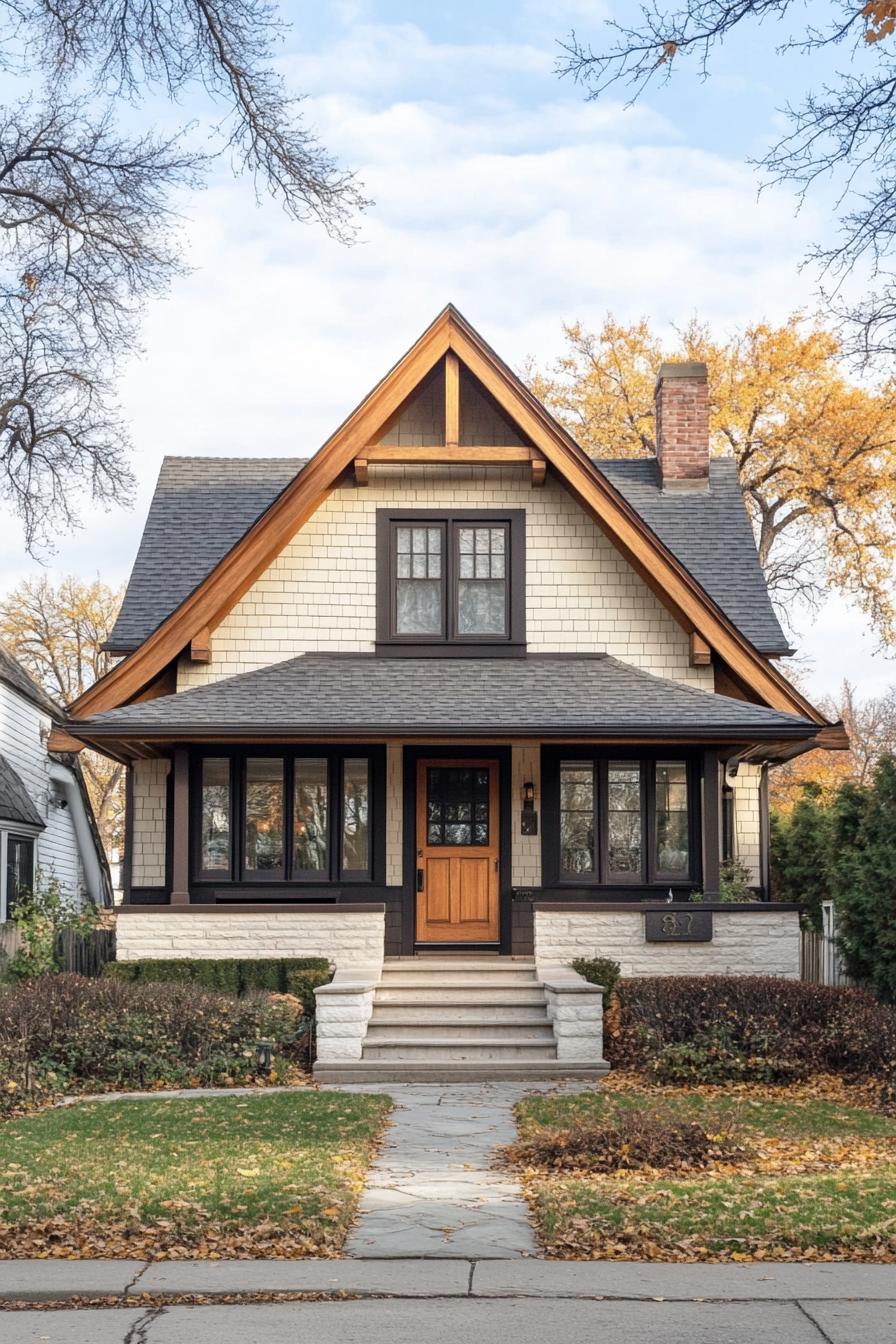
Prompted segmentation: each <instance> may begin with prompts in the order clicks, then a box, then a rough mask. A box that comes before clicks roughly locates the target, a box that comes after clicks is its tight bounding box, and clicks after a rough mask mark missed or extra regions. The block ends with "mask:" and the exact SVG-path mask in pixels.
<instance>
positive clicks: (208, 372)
mask: <svg viewBox="0 0 896 1344" xmlns="http://www.w3.org/2000/svg"><path fill="white" fill-rule="evenodd" d="M284 8H285V12H286V14H287V16H288V17H289V18H290V19H291V20H292V21H293V23H294V25H295V26H294V30H293V32H292V34H291V35H290V36H289V38H288V40H287V42H286V43H285V45H284V48H283V51H282V54H281V57H280V61H281V64H282V68H283V70H284V72H285V73H286V74H287V76H288V79H289V81H290V83H291V84H292V86H293V87H294V88H295V89H296V90H301V91H304V92H306V93H307V94H308V102H307V104H306V106H307V114H308V118H309V121H310V122H311V123H312V124H313V125H315V126H316V127H317V128H318V130H319V132H320V135H321V138H322V139H323V141H324V143H325V144H326V145H327V146H328V147H329V148H330V149H331V150H332V151H333V152H335V153H336V154H337V155H338V156H339V157H340V159H341V160H342V161H343V162H344V163H345V164H347V165H351V166H352V167H353V168H355V169H356V170H357V172H358V175H359V176H360V178H361V179H362V180H363V182H364V184H365V186H366V189H367V192H368V194H369V195H370V196H372V197H373V199H374V201H375V202H376V204H375V206H374V208H373V209H372V210H371V211H370V212H369V214H368V215H367V217H366V218H365V220H364V221H363V223H362V226H361V232H360V237H359V241H358V243H357V245H356V246H354V247H351V248H345V247H343V246H340V245H339V244H337V243H335V242H333V241H331V240H330V239H328V238H327V237H326V236H325V235H324V234H323V233H322V232H321V231H320V230H319V229H313V228H303V227H300V226H297V225H295V224H291V223H290V222H289V221H288V220H286V219H285V218H284V217H283V215H282V213H281V212H280V211H279V210H278V209H277V208H276V207H275V206H273V205H271V204H270V203H269V202H265V203H262V204H261V205H257V204H256V202H255V199H254V195H253V191H252V184H251V183H250V182H248V181H245V180H243V181H234V179H233V178H232V176H231V175H230V174H229V172H228V171H227V167H226V165H222V166H221V168H220V171H218V172H217V173H216V174H215V175H214V177H213V178H212V179H211V180H210V183H209V186H208V188H207V189H206V190H205V191H204V192H201V193H199V194H197V195H195V196H194V197H192V198H190V199H189V200H187V201H185V202H184V216H185V220H184V240H185V244H186V249H187V256H188V259H189V261H190V262H191V264H192V266H193V268H194V269H193V272H192V274H191V275H189V276H187V277H186V278H184V279H183V280H181V281H179V282H178V283H177V284H176V286H175V287H174V288H173V290H172V292H171V294H170V295H169V297H168V298H167V299H165V300H163V301H160V302H158V303H156V304H155V305H154V306H153V307H152V308H151V309H149V311H148V312H147V317H146V322H145V326H144V347H145V348H144V353H143V355H142V356H141V357H140V358H139V359H138V360H136V361H134V363H133V365H132V366H131V367H130V368H129V369H128V371H127V373H126V375H125V378H124V381H123V385H122V394H123V395H122V400H123V405H124V410H125V413H126V415H127V418H128V420H129V421H130V424H131V428H132V433H133V437H134V442H135V448H136V452H135V465H136V469H137V473H138V477H139V482H140V488H139V493H138V498H137V501H136V507H135V509H134V510H133V511H131V512H129V511H125V510H123V509H113V510H112V511H110V512H109V513H101V512H100V513H98V512H96V511H91V510H90V509H85V511H84V519H85V526H84V527H83V528H82V530H81V531H80V532H78V533H76V534H75V535H74V536H72V537H68V538H66V537H62V538H60V539H59V543H58V550H57V553H56V554H55V555H54V556H53V557H51V559H50V569H51V572H52V573H53V574H54V575H55V574H59V573H65V572H73V573H77V574H81V575H85V576H88V575H92V574H93V573H96V572H99V573H100V574H101V575H102V576H103V577H104V578H106V579H107V580H109V581H110V582H118V581H121V580H123V579H124V578H126V576H127V573H128V570H129V568H130V564H131V561H132V559H133V556H134V553H135V551H136V547H137V543H138V540H139V532H140V527H141V526H142V519H143V515H144V514H145V510H146V506H147V503H148V499H149V496H150V494H151V491H152V486H153V483H154V481H155V477H156V474H157V472H158V467H159V463H160V460H161V457H162V455H163V454H164V453H165V452H174V453H200V454H250V455H266V454H278V453H282V454H290V455H292V454H304V453H308V452H311V451H313V450H314V449H315V448H316V447H317V446H318V445H319V444H320V443H321V441H322V440H323V439H324V438H326V436H327V435H328V434H329V433H330V432H331V431H332V429H333V428H334V427H335V425H337V424H338V423H339V422H340V420H341V419H342V418H343V417H344V415H345V414H346V413H347V412H348V411H349V410H350V409H351V408H352V406H353V405H354V404H355V403H356V402H357V401H358V400H359V399H360V397H361V396H363V394H364V393H365V392H366V391H367V389H368V388H369V387H370V386H371V385H372V384H373V383H374V382H375V381H376V380H377V379H378V378H379V377H380V376H381V374H382V373H383V372H384V371H385V369H386V368H387V367H388V366H389V365H390V364H391V363H392V362H393V360H394V359H395V358H396V357H397V356H398V355H399V354H400V353H401V352H402V351H403V350H404V349H405V348H406V347H407V346H408V345H409V344H410V343H411V341H412V340H413V339H414V338H415V337H416V335H417V334H418V333H419V331H420V330H421V329H422V328H423V327H424V326H425V325H426V324H427V322H428V321H429V320H430V319H431V318H432V317H433V316H434V314H435V313H436V312H437V311H438V310H439V309H440V308H441V307H442V306H443V305H444V304H445V303H446V302H447V301H448V300H449V299H450V300H452V301H454V302H455V303H457V304H458V306H459V307H460V308H461V309H462V310H463V311H464V312H465V313H466V315H467V316H468V317H469V318H470V320H471V321H472V322H473V323H474V325H476V326H477V327H478V328H479V329H480V330H481V331H482V333H483V335H484V336H485V337H486V338H487V339H488V340H489V341H490V342H491V343H492V344H493V345H494V346H495V347H496V348H497V349H498V350H499V352H500V353H501V354H502V355H503V356H504V357H505V359H507V360H508V362H509V363H510V364H511V365H513V366H516V367H519V366H521V365H522V363H523V361H524V360H525V359H526V357H527V356H529V355H534V356H535V357H536V358H537V359H540V360H547V359H549V358H550V357H551V356H553V355H554V354H556V353H558V352H559V348H560V344H561V331H560V329H561V324H562V323H563V322H564V321H572V320H574V319H581V320H582V321H583V322H585V323H586V324H591V325H594V324H597V323H598V322H599V321H600V320H601V317H602V315H603V314H604V313H605V312H606V311H607V310H608V309H610V310H612V311H614V312H615V313H616V315H617V316H619V317H621V318H635V317H639V316H641V315H646V316H648V317H649V318H651V320H652V321H653V322H654V323H655V324H656V325H657V326H659V327H660V328H663V327H670V326H671V325H678V324H680V323H683V322H685V321H686V320H687V319H688V318H689V317H690V316H691V315H692V314H694V313H695V312H696V313H698V314H699V315H700V316H701V317H703V318H705V319H708V320H709V321H711V322H712V323H713V324H714V325H715V326H717V327H718V328H719V329H720V330H722V329H725V328H730V327H732V326H734V325H737V324H741V323H745V322H748V321H750V320H754V319H756V318H759V317H768V318H771V319H778V318H783V317H785V316H786V315H787V313H789V312H790V311H792V310H793V309H794V308H797V307H811V306H812V304H813V288H812V278H811V276H810V275H808V274H807V273H805V272H801V271H800V268H799V263H800V260H801V258H802V256H803V254H804V252H805V249H806V247H807V246H808V245H809V244H810V243H811V242H813V241H815V240H816V239H818V238H819V237H822V236H824V235H825V234H826V233H827V232H829V231H830V229H831V216H830V213H829V209H828V203H827V202H826V201H825V200H823V199H821V198H818V199H816V200H813V201H812V202H810V203H809V204H808V205H807V206H805V207H804V208H803V210H802V211H801V212H800V213H799V214H796V213H795V211H794V202H793V200H792V198H791V197H790V195H789V194H788V193H787V192H786V191H784V190H775V191H769V192H766V193H763V194H762V195H761V196H759V195H758V194H757V185H758V182H757V178H756V176H755V174H754V172H753V170H751V169H750V168H749V167H748V166H747V164H746V163H745V160H746V158H747V157H749V156H751V155H757V154H759V153H761V151H762V149H763V148H764V146H765V145H766V144H767V143H768V141H769V139H770V137H772V136H773V135H774V133H775V130H776V127H780V125H781V119H780V114H779V112H778V109H779V108H780V106H781V105H782V104H783V103H784V102H785V101H786V100H787V98H788V97H794V96H795V95H796V93H797V92H798V90H799V89H800V88H801V87H803V86H804V84H805V78H806V75H807V73H808V66H807V62H806V60H805V58H804V57H801V56H798V55H796V54H794V55H790V56H787V57H779V56H776V55H775V52H774V46H775V42H776V41H777V40H778V37H779V30H778V28H777V25H767V26H766V29H765V30H763V31H759V32H757V33H754V34H751V35H748V37H747V38H746V39H742V40H739V41H738V42H737V43H736V44H734V43H732V44H731V46H730V47H729V48H728V49H727V50H725V51H723V53H722V55H721V58H720V60H719V61H718V63H717V64H716V66H715V67H714V69H715V73H714V75H713V78H712V79H710V80H709V81H708V82H701V81H699V80H698V79H696V78H694V77H693V76H690V75H686V76H685V77H684V78H680V79H678V80H677V81H675V82H674V83H673V85H672V87H671V88H669V89H665V90H663V89H660V88H657V89H656V90H654V91H651V92H650V94H649V95H648V96H647V97H646V98H644V99H643V100H642V101H641V102H639V103H638V104H637V105H636V106H635V107H634V108H629V109H626V108H625V107H624V106H623V105H622V102H621V99H616V100H615V101H614V100H613V99H607V100H605V101H601V102H600V103H599V104H593V103H591V104H589V103H587V102H585V101H584V99H583V97H582V93H581V90H579V89H577V88H576V87H575V86H574V85H573V84H572V83H571V82H569V81H560V80H558V79H557V77H556V75H555V73H554V64H555V59H556V47H555V39H556V38H558V37H562V36H563V35H564V34H565V33H566V32H567V31H568V30H569V29H570V28H571V27H575V28H576V29H577V30H578V31H579V32H580V33H583V34H584V33H593V34H594V36H595V39H596V40H599V39H600V26H601V19H602V17H603V16H604V15H606V14H608V13H609V12H610V6H609V5H608V4H605V3H589V2H588V0H518V3H516V4H511V3H508V2H507V0H478V3H470V2H469V0H462V2H458V0H455V3H453V4H451V5H449V6H439V5H424V4H420V3H417V4H412V3H401V2H400V0H392V2H391V3H388V2H387V0H342V2H341V3H340V2H339V0H336V2H335V3H334V2H332V0H331V3H328V4H317V5H310V4H306V3H304V2H303V3H297V0H288V2H287V3H286V4H285V6H284ZM614 12H615V13H617V14H619V15H620V16H624V14H625V13H626V12H627V9H623V8H618V7H617V8H616V9H615V10H614ZM629 12H630V11H629ZM815 68H816V69H817V67H815ZM186 110H187V111H188V112H190V111H193V110H198V111H201V110H202V109H200V108H198V107H197V108H196V109H193V108H192V107H190V106H189V105H188V106H187V108H186ZM158 111H159V115H160V116H164V115H166V114H165V112H164V110H163V109H161V108H160V109H159V110H158ZM0 557H2V565H3V571H4V577H5V579H6V582H7V583H10V582H14V581H15V580H16V579H18V578H20V577H22V576H23V575H25V574H28V573H35V572H36V571H37V566H36V565H34V564H33V563H30V562H28V561H27V560H24V559H23V551H22V545H21V538H20V537H19V536H18V535H17V533H16V529H15V528H10V527H5V528H4V530H3V538H2V540H0ZM4 586H5V585H4ZM799 626H800V634H801V637H802V638H801V641H800V643H801V648H802V649H803V650H804V651H805V652H806V653H807V654H808V655H809V658H810V660H811V662H810V664H809V665H808V667H807V669H806V671H807V675H808V677H809V684H810V685H811V686H812V688H813V689H814V690H815V691H816V692H824V691H831V690H834V689H835V688H836V686H837V684H838V682H839V680H840V679H841V677H842V676H845V675H848V676H850V677H851V678H853V679H855V680H856V681H857V682H858V683H859V684H860V687H861V688H862V690H863V691H864V692H865V693H872V692H875V691H880V690H882V689H883V688H884V687H885V686H887V685H888V684H889V683H890V681H891V680H894V681H896V673H894V670H893V668H892V665H891V663H890V662H889V661H886V660H884V659H882V658H879V657H874V656H873V649H874V641H873V640H872V639H870V638H868V637H867V636H866V634H865V632H864V621H863V619H862V617H861V616H860V615H859V614H857V613H854V612H850V611H848V610H846V609H845V608H844V607H843V605H842V604H841V603H837V602H831V603H829V604H828V605H827V606H826V608H825V609H824V611H823V612H822V613H821V615H820V616H819V617H817V618H815V617H812V618H810V617H809V616H808V615H807V616H806V617H805V618H803V619H801V620H800V622H799Z"/></svg>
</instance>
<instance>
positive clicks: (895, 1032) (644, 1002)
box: [605, 976, 896, 1082]
mask: <svg viewBox="0 0 896 1344" xmlns="http://www.w3.org/2000/svg"><path fill="white" fill-rule="evenodd" d="M616 1003H617V1005H618V1024H617V1025H616V1027H615V1030H614V1034H613V1035H611V1036H608V1037H607V1039H606V1042H605V1049H606V1052H607V1056H608V1058H610V1059H611V1061H612V1062H613V1063H614V1064H616V1065H617V1066H623V1067H628V1068H639V1069H647V1070H649V1071H650V1072H651V1073H653V1075H654V1076H655V1077H656V1078H657V1080H658V1081H663V1082H728V1081H731V1080H733V1079H737V1080H743V1081H749V1080H755V1081H762V1082H785V1081H789V1080H791V1079H796V1078H801V1077H806V1076H808V1075H810V1074H813V1073H839V1074H843V1075H844V1076H847V1077H854V1078H857V1077H878V1078H886V1077H888V1076H892V1075H893V1074H894V1071H896V1011H894V1009H892V1008H890V1007H889V1006H888V1005H885V1004H881V1003H878V1002H877V1000H876V999H874V998H872V997H871V995H870V994H866V993H865V992H864V991H863V990H858V989H834V988H830V987H828V986H825V985H811V984H804V983H802V982H800V981H795V980H780V979H777V978H774V977H771V976H645V977H644V978H642V979H635V980H620V981H619V984H618V985H617V987H616Z"/></svg>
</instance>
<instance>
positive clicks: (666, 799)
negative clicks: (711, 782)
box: [656, 761, 690, 877]
mask: <svg viewBox="0 0 896 1344" xmlns="http://www.w3.org/2000/svg"><path fill="white" fill-rule="evenodd" d="M656 868H657V872H658V873H667V874H670V875H672V876H676V877H677V876H682V877H686V876H687V874H688V872H689V870H690V853H689V842H688V772H687V766H686V765H685V763H684V762H683V761H657V765H656Z"/></svg>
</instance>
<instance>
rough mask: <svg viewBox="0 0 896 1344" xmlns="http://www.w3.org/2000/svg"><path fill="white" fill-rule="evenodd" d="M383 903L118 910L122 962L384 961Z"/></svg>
mask: <svg viewBox="0 0 896 1344" xmlns="http://www.w3.org/2000/svg"><path fill="white" fill-rule="evenodd" d="M384 937H385V915H384V913H383V910H382V907H377V906H371V908H370V910H360V911H359V910H341V909H340V908H339V907H338V906H336V905H334V906H332V907H327V908H326V909H323V910H321V909H316V910H249V911H240V910H232V909H226V908H223V907H215V908H214V909H212V910H203V909H202V908H201V907H198V906H193V907H192V908H191V909H190V910H189V911H188V912H186V913H184V914H180V913H173V912H171V911H160V910H153V911H144V910H140V909H139V908H133V909H130V910H127V911H126V912H122V911H119V914H118V919H117V925H116V947H117V953H116V955H117V958H118V960H119V961H140V960H141V959H143V958H150V959H153V958H169V957H196V958H203V959H208V958H213V957H327V958H328V959H329V960H330V961H332V962H333V963H334V964H335V966H336V969H337V970H339V971H342V970H346V969H351V968H352V967H353V966H364V967H371V966H381V965H382V961H383V946H384Z"/></svg>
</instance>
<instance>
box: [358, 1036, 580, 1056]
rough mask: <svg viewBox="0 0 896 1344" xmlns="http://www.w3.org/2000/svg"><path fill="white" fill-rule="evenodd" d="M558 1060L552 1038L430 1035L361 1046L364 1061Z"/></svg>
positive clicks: (390, 1038) (379, 1041)
mask: <svg viewBox="0 0 896 1344" xmlns="http://www.w3.org/2000/svg"><path fill="white" fill-rule="evenodd" d="M552 1057H553V1058H555V1059H556V1057H557V1046H556V1043H555V1041H554V1038H553V1035H551V1036H549V1037H548V1038H547V1039H546V1040H541V1041H526V1040H523V1041H520V1040H517V1039H516V1038H514V1037H513V1036H498V1035H492V1036H479V1037H465V1036H458V1035H448V1036H446V1035H444V1034H443V1035H441V1036H436V1035H432V1036H429V1037H427V1038H420V1039H419V1040H412V1041H409V1040H406V1039H405V1038H404V1037H403V1036H391V1037H390V1036H385V1037H380V1039H379V1040H377V1041H375V1042H373V1041H367V1040H365V1042H364V1047H363V1052H362V1058H363V1059H401V1060H424V1061H425V1060H427V1059H432V1058H436V1059H448V1060H457V1061H460V1060H470V1061H472V1062H477V1061H482V1060H486V1059H487V1060H505V1061H512V1060H529V1061H535V1062H537V1061H539V1060H542V1059H551V1058H552Z"/></svg>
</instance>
